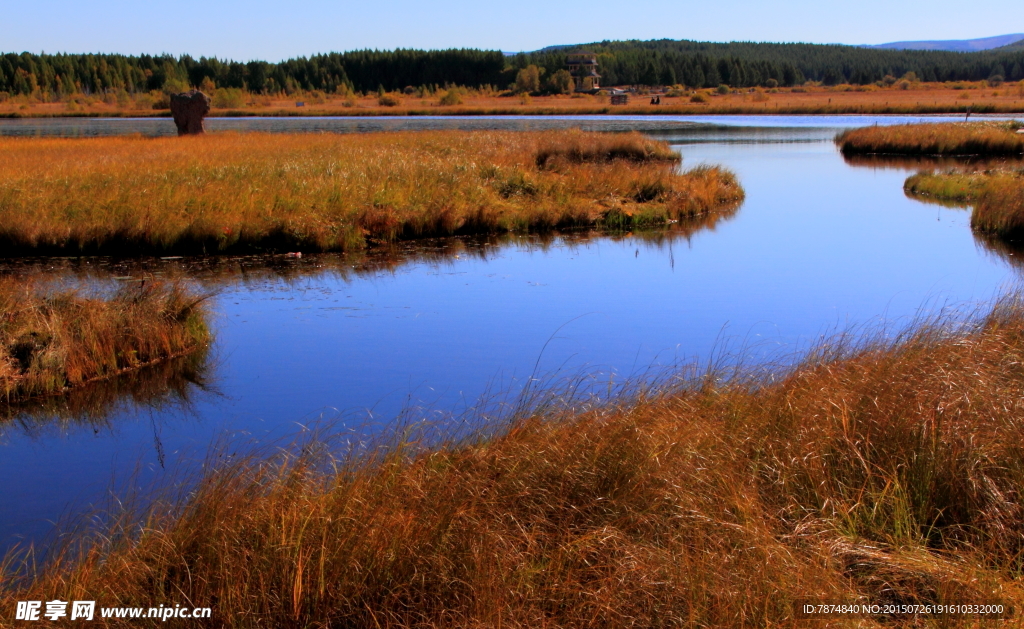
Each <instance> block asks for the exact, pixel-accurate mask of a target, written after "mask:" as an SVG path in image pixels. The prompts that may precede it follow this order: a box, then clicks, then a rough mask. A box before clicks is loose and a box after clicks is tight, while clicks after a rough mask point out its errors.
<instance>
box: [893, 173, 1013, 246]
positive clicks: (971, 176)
mask: <svg viewBox="0 0 1024 629" xmlns="http://www.w3.org/2000/svg"><path fill="white" fill-rule="evenodd" d="M903 187H904V190H905V191H906V192H907V194H908V195H910V196H914V197H918V198H924V199H931V200H936V201H939V202H947V203H951V204H957V205H967V204H971V205H973V207H974V209H973V210H972V211H971V228H972V229H974V230H975V231H977V232H980V233H983V234H986V235H989V236H995V237H997V238H1002V239H1006V240H1019V239H1020V238H1021V237H1024V169H1011V168H1001V169H992V170H984V171H978V172H964V171H956V170H951V171H948V172H945V173H931V172H922V173H918V174H916V175H913V176H911V177H909V178H908V179H907V181H906V183H905V184H904V186H903Z"/></svg>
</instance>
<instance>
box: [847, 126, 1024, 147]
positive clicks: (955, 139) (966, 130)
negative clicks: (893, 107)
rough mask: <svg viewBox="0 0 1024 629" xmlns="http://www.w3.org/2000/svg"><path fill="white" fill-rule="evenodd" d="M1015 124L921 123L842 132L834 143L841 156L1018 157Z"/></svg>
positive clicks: (1021, 141) (1021, 138) (1020, 142)
mask: <svg viewBox="0 0 1024 629" xmlns="http://www.w3.org/2000/svg"><path fill="white" fill-rule="evenodd" d="M1018 128H1020V124H1019V123H1015V122H1014V123H990V122H977V123H923V124H908V125H894V126H872V127H862V128H859V129H850V130H848V131H844V132H843V133H841V134H839V135H838V136H837V137H836V143H837V144H839V147H840V150H841V151H842V152H843V154H844V155H854V154H863V153H883V154H899V155H1020V154H1022V153H1024V135H1021V134H1018V133H1016V130H1017V129H1018Z"/></svg>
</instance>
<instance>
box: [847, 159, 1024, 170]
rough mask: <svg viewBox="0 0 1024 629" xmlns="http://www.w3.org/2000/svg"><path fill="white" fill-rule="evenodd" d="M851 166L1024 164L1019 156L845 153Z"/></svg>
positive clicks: (920, 167)
mask: <svg viewBox="0 0 1024 629" xmlns="http://www.w3.org/2000/svg"><path fill="white" fill-rule="evenodd" d="M843 160H844V161H846V163H847V164H849V165H850V166H857V167H860V168H874V169H879V170H886V169H892V170H914V171H922V170H952V169H955V170H959V171H967V172H975V171H980V170H991V169H994V168H1018V167H1021V166H1024V159H1022V158H1019V157H984V156H978V155H964V156H954V155H844V156H843Z"/></svg>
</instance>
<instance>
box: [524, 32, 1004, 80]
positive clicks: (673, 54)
mask: <svg viewBox="0 0 1024 629" xmlns="http://www.w3.org/2000/svg"><path fill="white" fill-rule="evenodd" d="M581 50H586V51H588V52H594V53H597V54H598V67H599V70H600V73H601V76H602V77H603V79H602V82H603V83H604V84H605V85H618V84H641V85H673V84H676V83H682V84H684V85H690V86H706V87H712V86H715V85H718V84H719V83H726V84H728V85H732V86H734V87H748V86H755V85H764V84H765V82H767V81H768V79H775V80H776V81H778V82H779V84H780V85H795V84H799V83H803V82H804V81H807V80H811V81H821V82H823V83H825V84H828V85H834V84H839V83H855V84H866V83H873V82H875V81H879V80H882V79H883V78H884V77H885V76H886V75H891V76H894V77H900V76H903V75H904V74H906V73H907V72H914V73H915V74H916V75H917V76H918V78H920V79H921V80H924V81H980V80H984V79H988V78H990V77H992V76H996V75H999V76H1002V77H1003V78H1004V79H1005V80H1008V81H1017V80H1020V79H1024V50H1005V49H1004V50H1000V51H996V50H992V51H984V52H973V53H960V52H945V51H929V50H884V49H873V48H861V47H858V46H841V45H823V44H762V43H751V42H732V43H724V44H720V43H709V42H694V41H685V40H683V41H677V40H669V39H665V40H654V41H616V42H608V41H605V42H599V43H592V44H585V45H581V46H567V47H564V48H558V49H555V50H541V51H538V52H534V53H527V54H523V55H516V56H515V57H512V58H510V59H511V60H512V62H513V63H514V64H516V65H517V66H525V65H528V64H530V63H533V64H536V65H538V66H542V67H545V68H547V69H548V70H549V71H550V70H553V69H558V68H559V67H560V64H561V63H562V62H563V61H562V60H563V59H564V57H565V55H566V54H567V53H570V52H574V51H581Z"/></svg>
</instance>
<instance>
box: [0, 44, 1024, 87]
mask: <svg viewBox="0 0 1024 629" xmlns="http://www.w3.org/2000/svg"><path fill="white" fill-rule="evenodd" d="M581 50H587V51H591V52H594V53H596V54H597V55H598V64H599V65H598V69H599V72H600V73H601V75H602V83H603V84H604V85H627V84H628V85H675V84H683V85H688V86H691V87H714V86H717V85H719V84H722V83H725V84H727V85H731V86H733V87H752V86H759V85H766V84H769V81H770V80H774V82H776V83H778V84H779V85H784V86H791V85H799V84H802V83H804V82H805V81H808V80H811V81H821V82H822V83H825V84H827V85H834V84H838V83H853V84H866V83H873V82H875V81H880V80H883V79H884V78H885V77H886V76H887V75H888V76H894V77H900V76H903V75H905V74H906V73H908V72H913V73H915V74H916V75H917V77H919V78H920V79H921V80H925V81H979V80H985V79H990V78H992V77H995V76H1001V77H1003V78H1004V79H1005V80H1008V81H1019V80H1021V79H1024V49H1017V50H1012V49H1006V50H993V51H985V52H975V53H957V52H943V51H920V50H882V49H872V48H858V47H854V46H840V45H820V44H759V43H745V42H734V43H725V44H719V43H706V42H691V41H675V40H659V41H642V42H641V41H623V42H608V41H605V42H599V43H594V44H587V45H584V46H574V47H564V48H554V49H545V50H541V51H537V52H533V53H523V54H518V55H514V56H510V57H506V56H505V55H504V54H503V53H501V52H499V51H487V50H472V49H459V50H455V49H453V50H430V51H423V50H402V49H399V50H394V51H377V50H359V51H352V52H346V53H330V54H322V55H314V56H311V57H308V58H307V57H299V58H296V59H289V60H287V61H282V62H280V63H268V62H265V61H250V62H247V63H242V62H238V61H230V60H220V59H217V58H206V57H202V58H200V59H198V60H197V59H194V58H192V57H190V56H188V55H184V56H181V57H173V56H170V55H156V56H154V55H139V56H128V55H113V54H31V53H22V54H15V53H9V54H5V55H2V56H0V92H6V93H8V94H16V95H31V94H40V93H42V92H45V93H48V94H50V95H53V96H57V97H59V96H61V95H65V94H70V93H75V92H82V93H86V94H94V93H103V92H109V91H116V90H125V91H128V92H133V93H134V92H142V91H152V90H166V91H170V90H178V89H186V88H187V87H188V86H190V85H191V86H198V85H200V84H201V83H202V82H203V80H204V79H206V78H209V79H211V80H213V81H214V82H215V83H216V84H217V86H219V87H232V88H242V89H247V90H249V91H251V92H257V93H277V92H281V91H285V92H289V93H290V92H292V91H296V90H300V89H301V90H321V91H324V92H330V93H337V92H347V91H362V92H368V91H375V90H378V89H379V88H384V89H385V90H388V91H391V90H399V89H402V88H404V87H406V86H409V85H412V86H420V85H432V84H437V85H444V84H454V85H463V86H466V87H482V86H485V85H492V86H497V87H505V86H508V85H510V84H511V83H513V82H514V81H515V76H516V72H517V71H518V70H519V69H522V68H526V67H527V66H529V65H531V64H532V65H537V66H538V67H540V68H543V69H544V70H545V71H546V74H547V75H548V76H550V75H551V74H553V73H554V72H557V71H558V70H560V69H563V68H564V67H565V55H566V54H567V53H569V52H574V51H581Z"/></svg>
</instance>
